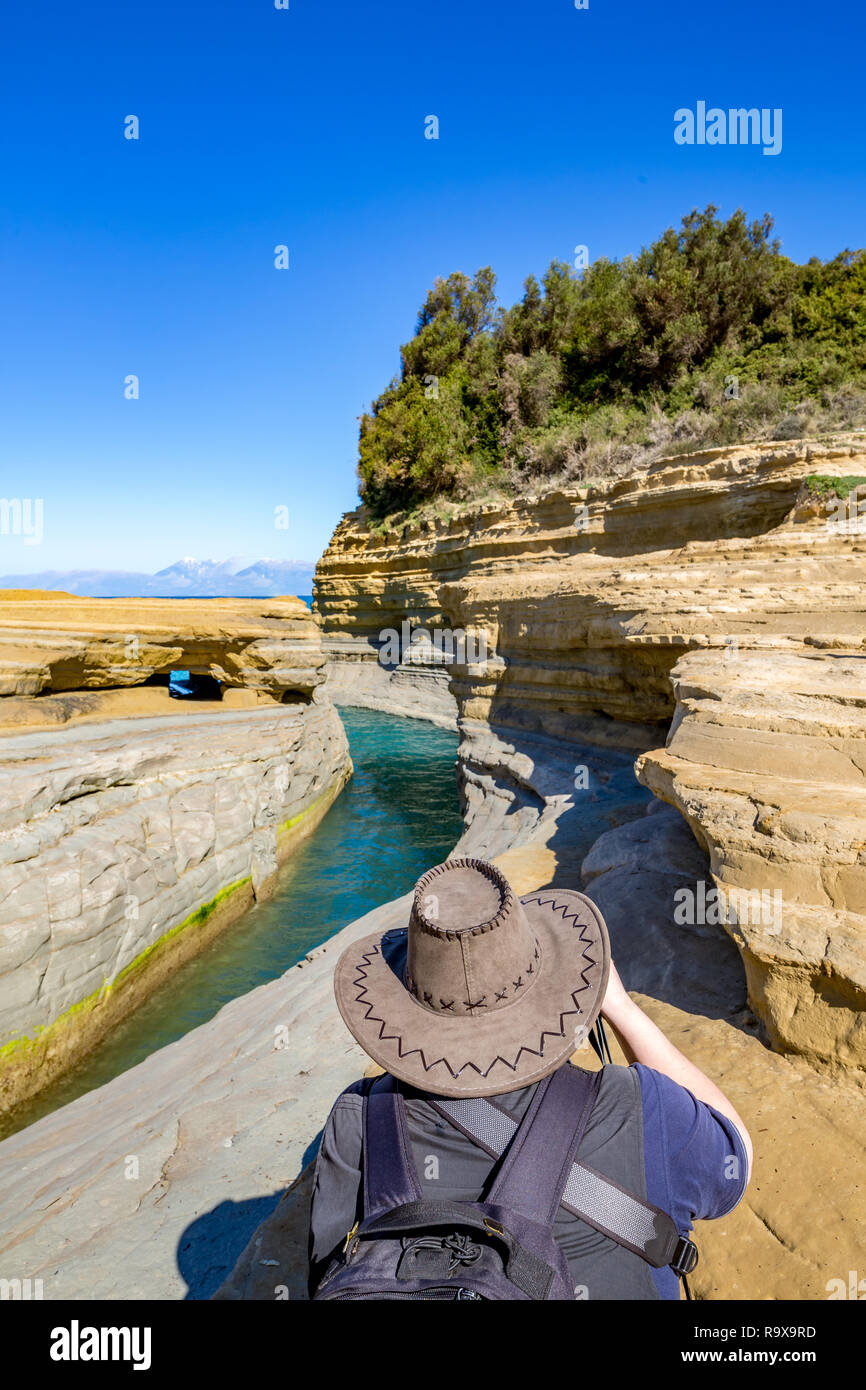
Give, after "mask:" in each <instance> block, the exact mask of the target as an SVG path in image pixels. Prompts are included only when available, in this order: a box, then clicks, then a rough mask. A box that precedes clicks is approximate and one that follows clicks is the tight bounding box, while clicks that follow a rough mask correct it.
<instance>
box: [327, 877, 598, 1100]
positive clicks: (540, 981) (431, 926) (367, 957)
mask: <svg viewBox="0 0 866 1390" xmlns="http://www.w3.org/2000/svg"><path fill="white" fill-rule="evenodd" d="M609 969H610V945H609V943H608V936H607V928H606V926H605V923H604V919H603V917H602V915H601V913H600V912H599V910H598V908H597V907H596V906H595V903H593V902H591V901H590V900H589V898H586V897H584V895H583V894H582V893H575V892H573V891H570V890H568V889H563V888H545V889H542V890H539V891H537V892H534V893H529V894H527V895H526V897H524V898H517V897H516V896H515V894H514V892H513V891H512V889H511V887H510V885H509V884H508V881H507V880H506V879H505V877H504V876H503V874H502V873H501V872H500V871H499V869H497V868H496V867H495V865H493V864H488V863H486V862H485V861H484V860H483V859H449V860H448V861H447V862H446V863H444V864H438V865H437V866H436V868H435V869H430V870H428V872H427V873H426V874H424V875H423V876H422V877H421V878H419V880H418V882H417V884H416V885H415V895H414V899H413V902H412V910H411V914H410V917H409V926H408V929H406V928H402V929H399V930H395V931H390V932H386V933H385V934H384V936H383V935H381V934H380V933H376V934H374V935H373V936H367V937H364V938H363V939H362V940H361V941H357V942H355V943H354V944H353V945H352V946H349V947H348V948H347V949H346V950H345V951H344V952H343V954H342V956H341V957H340V959H339V961H338V962H337V968H336V971H335V973H334V991H335V994H336V996H337V1006H338V1008H339V1010H340V1013H341V1014H342V1016H343V1020H344V1022H345V1024H346V1027H347V1028H348V1029H349V1032H350V1033H351V1034H352V1035H353V1037H355V1038H356V1039H357V1041H358V1042H359V1043H360V1045H361V1047H362V1048H363V1049H364V1051H365V1052H366V1053H367V1054H368V1056H370V1057H372V1058H373V1059H374V1061H376V1062H378V1063H379V1065H380V1066H382V1067H384V1068H385V1070H386V1071H388V1072H390V1073H391V1074H392V1076H396V1077H399V1078H400V1079H401V1080H402V1081H408V1082H409V1083H410V1084H411V1085H412V1086H415V1087H417V1088H418V1089H419V1090H424V1091H432V1092H433V1093H434V1094H437V1095H441V1096H490V1095H497V1094H498V1093H500V1092H503V1091H514V1090H516V1089H517V1088H518V1087H520V1086H527V1085H529V1084H530V1082H533V1081H538V1080H540V1078H541V1077H543V1076H547V1074H548V1073H549V1072H551V1071H554V1070H555V1069H556V1068H557V1067H558V1066H559V1065H560V1063H562V1062H563V1061H564V1060H565V1059H566V1058H567V1057H569V1056H570V1055H571V1053H572V1052H574V1050H575V1049H576V1048H577V1047H579V1046H580V1044H581V1043H582V1042H583V1040H584V1038H585V1037H586V1035H587V1033H588V1032H589V1030H590V1028H591V1027H592V1025H593V1023H594V1022H595V1019H596V1016H597V1014H598V1011H599V1008H600V1007H601V1003H602V1000H603V999H604V993H605V990H606V988H607V977H608V971H609Z"/></svg>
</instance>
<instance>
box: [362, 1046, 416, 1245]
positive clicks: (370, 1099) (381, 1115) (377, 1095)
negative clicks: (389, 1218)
mask: <svg viewBox="0 0 866 1390" xmlns="http://www.w3.org/2000/svg"><path fill="white" fill-rule="evenodd" d="M361 1166H362V1169H363V1175H364V1219H365V1220H367V1219H368V1218H370V1217H374V1216H379V1215H381V1214H382V1213H383V1212H386V1211H390V1210H391V1209H392V1208H393V1207H400V1206H403V1205H405V1203H407V1202H415V1201H418V1200H420V1198H421V1197H422V1195H423V1194H422V1192H421V1185H420V1183H419V1182H418V1173H417V1171H416V1168H415V1160H414V1158H413V1157H412V1146H411V1144H410V1142H409V1131H408V1128H407V1125H406V1107H405V1104H404V1102H403V1097H402V1096H401V1095H400V1092H399V1090H398V1089H397V1087H396V1086H395V1084H394V1078H393V1077H392V1076H389V1075H388V1074H387V1073H386V1074H385V1075H384V1076H378V1077H376V1080H375V1081H374V1082H373V1084H372V1086H370V1087H369V1088H368V1089H367V1091H366V1093H365V1095H364V1124H363V1143H362V1153H361Z"/></svg>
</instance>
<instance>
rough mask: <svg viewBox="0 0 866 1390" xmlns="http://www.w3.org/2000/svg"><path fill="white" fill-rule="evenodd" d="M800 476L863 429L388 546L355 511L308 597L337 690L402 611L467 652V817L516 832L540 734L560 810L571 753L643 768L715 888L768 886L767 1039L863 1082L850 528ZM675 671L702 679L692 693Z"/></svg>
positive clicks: (579, 494)
mask: <svg viewBox="0 0 866 1390" xmlns="http://www.w3.org/2000/svg"><path fill="white" fill-rule="evenodd" d="M810 474H818V475H823V476H824V477H827V478H832V477H841V478H844V477H851V476H863V475H864V474H866V443H864V441H863V439H862V436H861V437H857V436H847V437H843V436H840V437H837V438H833V439H828V440H824V441H812V442H803V443H801V442H799V441H798V442H796V443H785V444H766V445H760V446H748V447H742V448H736V449H717V450H709V451H705V452H703V453H701V454H696V455H690V456H687V457H683V458H681V459H677V460H670V459H669V460H661V461H660V462H659V463H658V464H656V465H654V466H653V468H651V469H650V470H649V473H648V474H647V475H646V476H643V477H639V478H629V479H623V480H620V481H618V482H614V483H610V484H606V485H600V486H598V487H593V488H577V487H575V488H571V489H568V490H563V491H561V492H556V493H550V494H548V495H546V496H543V497H538V498H535V499H532V498H530V499H523V500H521V501H515V502H513V503H510V504H499V505H496V506H494V505H490V506H487V507H481V508H478V509H476V510H474V511H472V512H465V513H464V514H458V515H455V517H454V518H453V519H452V520H451V521H450V522H447V523H443V522H439V523H433V522H429V523H425V524H419V525H414V526H412V525H407V526H405V527H403V528H402V529H401V530H400V531H399V532H392V533H388V532H382V531H381V530H372V529H370V528H369V527H368V526H367V525H366V523H365V521H364V518H363V514H361V513H354V514H350V515H349V516H347V517H346V518H345V519H344V521H343V522H342V523H341V525H340V526H339V527H338V528H337V530H336V532H335V534H334V537H333V540H332V542H331V545H330V547H329V549H328V550H327V551H326V553H325V555H324V557H323V559H322V561H321V562H320V564H319V566H318V569H317V572H316V582H315V586H314V588H315V601H316V607H317V609H318V611H319V613H320V614H321V617H322V623H323V642H324V645H325V648H326V650H327V651H328V652H329V653H331V652H332V651H333V650H334V649H335V647H339V648H340V650H341V666H340V680H341V683H342V685H343V687H344V689H346V690H348V691H349V692H351V678H350V677H349V676H348V675H347V674H346V669H345V668H346V666H347V665H348V664H349V663H350V662H351V661H352V660H353V652H354V653H355V656H354V660H355V662H356V667H355V669H356V670H357V671H359V672H362V671H364V670H365V666H364V662H368V661H369V660H370V653H375V651H376V650H377V649H378V646H379V644H380V643H381V640H382V637H381V634H382V632H383V631H385V630H389V629H391V630H392V629H395V628H400V626H401V622H402V621H404V620H406V621H408V623H409V625H410V627H412V626H414V625H420V626H423V627H424V628H425V630H426V631H427V633H428V634H435V633H436V632H437V631H439V630H442V631H446V630H447V631H451V632H452V633H453V632H459V633H463V634H465V635H466V638H467V642H468V641H469V640H470V639H471V641H472V643H473V651H472V652H470V651H469V649H468V647H467V654H466V656H465V659H462V660H461V659H459V656H458V659H455V660H454V661H452V662H451V663H450V665H449V668H448V669H449V672H450V677H451V680H450V690H451V693H452V696H453V697H454V699H455V700H456V704H457V710H458V718H459V725H460V728H461V732H462V734H463V740H462V747H461V767H462V769H463V772H462V775H463V779H464V788H465V793H466V805H467V810H468V812H469V813H470V815H471V808H472V803H473V799H474V801H475V802H479V801H482V800H485V799H489V800H491V801H493V802H496V803H498V805H499V808H500V811H501V814H502V815H503V816H504V815H508V816H510V817H511V818H512V820H513V823H514V828H515V830H516V831H518V832H520V833H523V832H525V830H526V827H527V825H528V824H529V822H530V821H532V820H533V819H534V818H537V817H538V816H540V815H541V814H542V812H541V811H540V810H539V808H538V807H537V806H534V804H533V801H532V797H531V796H527V794H526V791H525V786H524V783H525V778H522V777H521V773H520V770H519V765H520V764H521V760H522V763H523V765H525V766H529V765H531V764H532V762H533V759H534V756H535V755H534V752H533V749H534V747H535V744H534V740H537V739H538V738H542V739H547V740H554V741H556V742H557V743H558V744H559V745H560V750H561V751H560V756H559V757H558V758H557V759H556V760H555V764H556V766H557V767H558V768H559V769H560V774H559V775H560V777H561V781H560V782H559V785H558V788H557V794H558V795H559V796H560V797H568V796H569V795H570V792H571V784H572V781H573V779H574V777H580V775H581V774H580V767H581V765H582V764H585V762H586V758H585V756H584V754H583V753H582V752H581V749H586V748H587V747H590V748H592V747H594V748H596V749H605V750H606V751H607V753H608V754H610V753H611V752H612V751H613V750H617V751H619V752H621V753H623V754H627V755H629V756H630V757H631V758H632V759H634V757H635V756H636V755H637V757H638V759H639V760H640V759H643V761H639V764H638V765H639V766H640V767H642V768H643V772H642V777H643V780H644V781H645V783H646V784H647V785H648V786H649V787H650V788H651V789H652V790H653V791H654V792H655V793H656V794H657V795H659V796H662V797H663V798H664V799H666V800H669V801H670V802H671V803H672V804H673V805H675V806H677V807H678V809H680V810H682V811H683V813H684V814H685V815H686V817H687V819H688V822H689V824H690V826H691V827H692V830H693V831H694V833H695V835H696V837H697V838H698V840H699V842H700V843H701V844H702V845H704V846H706V847H708V848H709V849H710V851H711V865H712V874H713V876H714V877H715V880H716V883H715V886H716V887H717V888H718V889H719V890H723V889H724V887H725V885H726V884H728V885H729V886H736V887H737V888H739V889H743V890H749V891H751V892H753V893H756V894H758V895H759V896H760V895H762V894H764V893H767V892H769V893H770V900H771V902H772V901H774V899H773V893H774V892H775V891H776V889H780V890H781V891H782V892H783V896H784V900H785V920H786V925H785V928H784V930H783V932H782V933H781V934H780V935H779V936H778V937H777V938H771V937H769V936H768V935H767V933H766V932H763V931H758V932H753V931H751V930H747V931H745V932H742V931H740V932H734V933H733V935H734V939H735V940H736V942H737V944H738V946H739V947H740V949H741V951H742V952H743V958H744V961H745V964H746V966H747V978H748V981H749V988H750V991H751V993H750V998H751V1002H752V1005H753V1007H754V1008H755V1010H756V1012H757V1013H758V1014H759V1016H760V1017H761V1019H762V1020H763V1021H764V1023H765V1024H766V1027H767V1029H768V1033H769V1036H770V1037H771V1038H772V1039H773V1042H774V1044H775V1045H776V1046H778V1047H781V1048H792V1049H795V1050H798V1051H803V1052H806V1053H808V1054H809V1056H810V1057H811V1058H812V1059H813V1060H821V1061H824V1062H828V1063H830V1062H832V1063H833V1064H834V1065H835V1064H843V1065H850V1066H854V1067H858V1068H859V1067H863V1066H864V1065H866V1032H864V1029H863V1026H862V1019H863V1004H864V994H863V985H864V978H866V935H864V931H863V920H862V912H863V908H862V903H863V896H864V892H866V886H864V880H866V873H864V861H863V857H862V853H861V848H862V843H863V835H862V795H863V790H864V788H863V753H862V748H863V737H864V729H866V714H864V709H866V705H864V700H863V681H862V676H861V675H860V667H861V666H862V664H863V658H864V654H866V526H863V525H862V524H859V523H858V524H849V522H848V521H844V520H843V521H842V522H840V520H839V516H838V513H839V512H840V510H841V509H842V504H841V503H840V502H839V500H838V499H837V498H832V497H831V499H830V501H829V502H825V503H822V502H820V501H818V500H816V499H815V498H814V497H810V496H809V495H808V491H807V489H805V488H804V482H805V479H806V477H807V476H809V475H810ZM843 490H844V489H843ZM353 644H354V645H353ZM478 652H481V653H482V655H481V656H480V657H478V656H477V653H478ZM358 656H360V657H361V660H360V661H358ZM678 663H679V664H678ZM330 666H331V669H332V670H333V669H334V663H333V661H331V663H330ZM737 671H739V672H740V676H739V677H737V676H736V675H733V674H732V673H735V672H737ZM710 673H715V674H713V675H712V676H711V674H710ZM690 675H695V676H696V677H697V676H698V675H700V676H701V678H702V679H706V681H708V682H709V688H708V689H706V690H704V692H703V695H702V696H701V697H700V698H698V697H696V698H695V699H694V700H692V699H691V698H690V696H689V694H688V678H689V676H690ZM716 678H717V680H718V686H717V685H716V683H715V682H716ZM802 680H805V682H806V684H805V685H804V686H803V687H802V688H801V682H802ZM810 682H811V684H810ZM813 686H814V688H812V687H813ZM831 686H832V687H833V688H834V690H835V692H836V693H835V694H833V693H831V690H830V687H831ZM680 690H682V691H683V695H682V699H681V701H680V704H678V703H677V693H678V692H679V691H680ZM748 691H750V692H751V694H749V693H748ZM735 692H736V693H735ZM761 692H762V693H761ZM758 696H760V698H757V697H758ZM346 698H347V699H351V698H352V697H351V693H349V694H348V695H347V696H346ZM384 698H387V692H386V696H385V697H384ZM698 706H700V708H698ZM671 721H673V724H672V723H671ZM752 725H754V727H751V726H752ZM669 729H670V737H669V738H668V731H669ZM666 738H667V739H668V748H667V749H666V750H665V749H664V747H663V745H664V744H665V740H666ZM503 746H508V747H510V748H511V749H512V754H511V755H509V756H507V757H506V758H505V759H504V760H503V759H502V757H501V755H500V754H501V748H502V747H503ZM803 760H806V762H804V761H803ZM550 766H552V764H548V767H550ZM798 768H799V771H798ZM722 769H724V771H722ZM804 769H805V770H804ZM717 774H718V775H717ZM735 774H738V775H739V778H740V780H739V782H738V781H737V780H736V776H735ZM584 775H587V774H586V773H584ZM780 777H781V778H782V779H783V781H784V780H785V779H787V783H788V785H787V786H781V785H777V782H778V779H779V778H780ZM714 778H716V780H715V781H714V780H713V779H714ZM798 783H799V784H801V785H799V786H798ZM551 794H552V793H551ZM732 798H734V799H736V798H739V800H738V801H737V808H736V810H735V809H734V802H733V800H732ZM807 802H808V808H811V809H808V808H807V805H806V803H807ZM765 803H766V808H767V816H768V817H770V820H772V822H773V823H772V827H771V825H770V820H767V823H766V824H765V823H764V821H765V820H766V817H764V818H763V819H762V816H761V814H760V810H761V808H762V807H764V805H765ZM756 813H757V814H758V820H757V822H756V824H755V826H754V827H752V826H751V822H750V821H749V817H750V815H751V817H752V819H754V818H755V815H756ZM834 813H835V816H836V817H838V819H839V824H838V825H834ZM486 814H488V813H486ZM545 814H548V815H549V811H547V812H545ZM804 817H805V819H804ZM773 818H775V819H773ZM735 827H736V828H735ZM557 833H558V834H561V833H562V831H561V829H560V831H558V832H557ZM783 880H784V882H783ZM710 886H712V882H711V884H710Z"/></svg>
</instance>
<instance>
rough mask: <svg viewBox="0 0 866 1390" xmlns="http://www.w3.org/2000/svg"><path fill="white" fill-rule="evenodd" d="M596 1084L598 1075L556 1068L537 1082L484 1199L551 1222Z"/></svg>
mask: <svg viewBox="0 0 866 1390" xmlns="http://www.w3.org/2000/svg"><path fill="white" fill-rule="evenodd" d="M569 1072H570V1073H572V1075H568V1073H569ZM600 1084H601V1072H585V1071H578V1070H577V1068H576V1067H560V1068H559V1069H558V1070H557V1071H555V1072H553V1074H552V1075H551V1076H548V1077H545V1078H544V1080H542V1081H540V1082H539V1084H538V1089H537V1090H536V1092H535V1095H534V1096H533V1098H532V1102H531V1104H530V1106H529V1109H528V1110H527V1112H526V1114H525V1115H524V1117H523V1119H522V1120H521V1122H520V1125H519V1126H518V1129H517V1133H516V1134H515V1136H514V1138H513V1139H512V1141H511V1144H510V1145H509V1148H508V1153H507V1154H506V1156H505V1160H504V1162H503V1164H502V1167H501V1168H500V1170H499V1173H498V1175H497V1177H496V1180H495V1182H494V1184H493V1186H492V1188H491V1189H490V1192H489V1194H488V1197H487V1201H489V1202H496V1203H498V1204H499V1205H500V1206H504V1207H513V1208H515V1210H517V1211H520V1212H522V1213H523V1214H524V1215H525V1216H529V1217H532V1218H533V1219H534V1220H536V1221H540V1222H543V1223H544V1224H549V1223H550V1222H552V1221H553V1219H554V1217H555V1215H556V1211H557V1208H558V1207H559V1204H560V1201H561V1199H562V1194H563V1191H564V1189H565V1185H566V1183H567V1182H568V1179H569V1175H570V1173H571V1168H572V1164H573V1163H574V1156H575V1154H576V1153H577V1148H578V1145H579V1144H580V1141H581V1139H582V1138H583V1133H584V1130H585V1129H586V1125H587V1121H588V1120H589V1117H590V1114H591V1113H592V1107H593V1106H594V1104H595V1100H596V1096H597V1095H598V1089H599V1086H600Z"/></svg>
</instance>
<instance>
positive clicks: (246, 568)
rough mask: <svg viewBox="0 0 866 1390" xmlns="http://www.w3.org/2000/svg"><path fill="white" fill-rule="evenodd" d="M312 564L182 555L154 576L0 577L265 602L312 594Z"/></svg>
mask: <svg viewBox="0 0 866 1390" xmlns="http://www.w3.org/2000/svg"><path fill="white" fill-rule="evenodd" d="M314 568H315V566H314V565H313V564H312V563H311V562H309V561H304V560H254V561H253V563H252V564H246V563H245V562H244V560H243V558H237V557H233V558H231V559H228V560H196V559H194V558H193V557H192V556H189V555H188V556H185V557H184V558H183V559H182V560H178V561H176V563H175V564H173V565H169V566H168V567H167V568H166V569H162V570H159V571H158V572H157V573H156V574H138V573H136V572H135V571H132V570H45V571H43V572H42V573H41V574H6V575H0V590H2V589H62V590H65V592H66V593H68V594H81V595H82V596H86V597H88V598H269V597H271V596H273V595H275V594H310V593H312V589H313V570H314Z"/></svg>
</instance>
